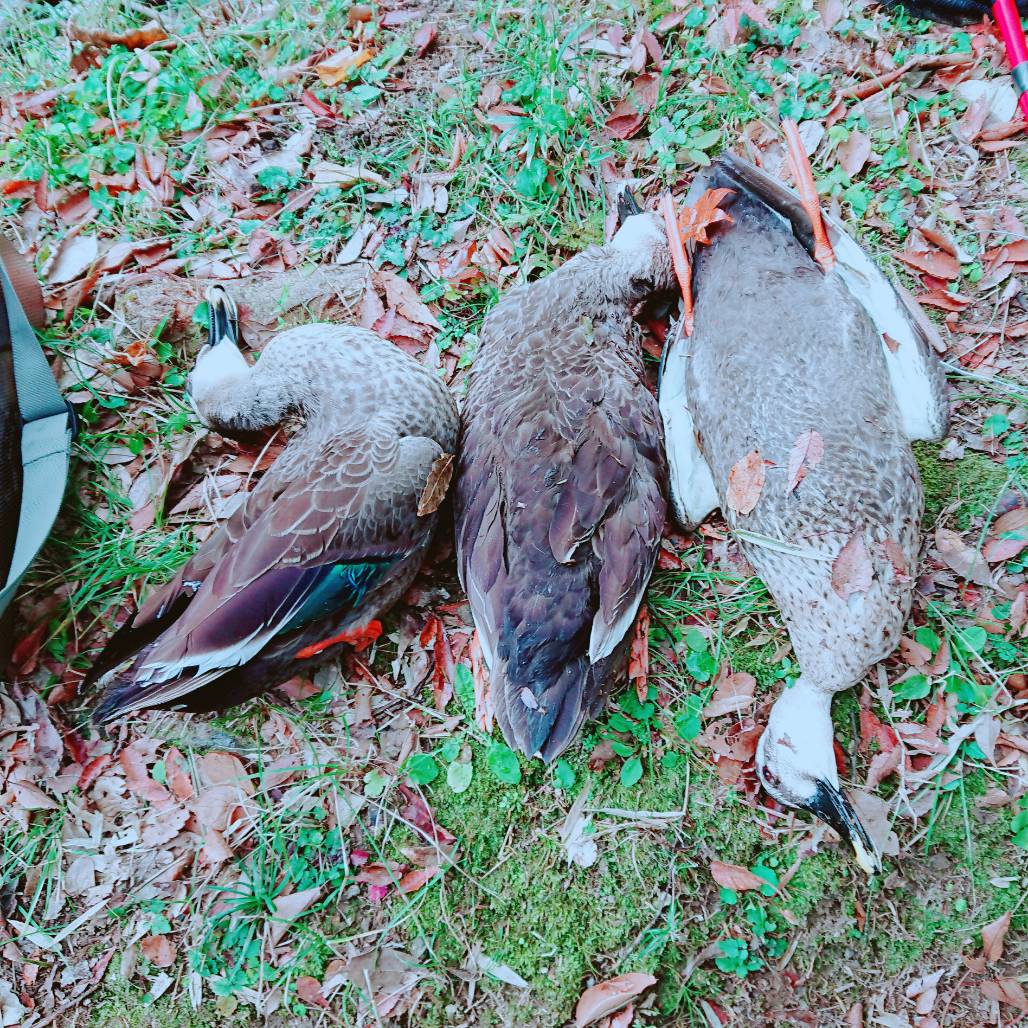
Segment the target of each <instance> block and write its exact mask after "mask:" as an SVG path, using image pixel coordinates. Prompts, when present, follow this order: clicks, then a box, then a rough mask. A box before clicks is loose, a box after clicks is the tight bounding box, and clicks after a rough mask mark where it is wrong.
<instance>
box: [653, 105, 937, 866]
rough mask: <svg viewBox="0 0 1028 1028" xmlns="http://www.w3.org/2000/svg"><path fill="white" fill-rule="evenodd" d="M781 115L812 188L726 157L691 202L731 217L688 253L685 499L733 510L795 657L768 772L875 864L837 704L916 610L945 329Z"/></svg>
mask: <svg viewBox="0 0 1028 1028" xmlns="http://www.w3.org/2000/svg"><path fill="white" fill-rule="evenodd" d="M785 129H786V136H787V139H788V144H789V145H788V153H789V158H790V163H791V165H792V168H793V178H794V181H796V182H797V183H798V184H799V195H797V194H796V193H794V192H793V191H792V190H790V189H788V188H787V187H786V186H784V185H783V184H782V183H781V182H780V181H778V180H777V179H776V178H774V177H772V176H771V175H769V174H768V173H767V172H766V171H764V170H761V169H759V168H757V167H755V166H754V165H753V164H750V163H748V162H747V161H744V160H742V159H741V158H739V157H736V156H734V155H733V154H730V153H726V154H725V155H723V156H722V157H721V158H719V159H718V160H716V161H715V162H714V163H713V164H712V166H711V167H710V168H709V169H707V170H705V171H704V172H703V173H701V174H700V175H699V176H698V177H697V178H696V180H695V181H694V183H693V185H692V188H691V189H690V192H689V196H688V197H687V200H686V202H687V204H690V205H695V204H696V203H697V202H698V201H699V200H700V198H701V197H703V196H704V195H707V196H708V197H711V196H713V197H714V198H717V199H719V200H720V205H719V208H718V209H719V210H720V211H721V215H719V216H718V218H717V220H714V221H713V222H712V223H711V224H710V225H709V228H708V238H709V243H708V244H707V245H696V246H695V247H694V248H693V250H692V255H691V286H692V293H693V322H692V332H691V334H687V333H686V331H685V324H684V322H685V319H684V318H682V319H680V320H679V322H678V324H677V325H676V327H675V329H674V330H673V331H672V332H671V333H670V334H669V337H668V345H667V349H666V351H665V354H664V370H663V376H662V379H661V386H660V408H661V414H662V417H663V419H664V427H665V434H666V442H667V448H668V461H669V467H670V476H671V480H670V489H671V504H672V508H673V511H674V515H675V518H676V520H677V521H679V522H680V523H681V524H682V526H683V527H685V528H686V529H693V528H695V527H696V526H697V525H699V524H700V523H701V522H702V521H704V520H705V519H706V518H707V517H708V515H710V514H711V513H712V512H713V511H715V510H717V509H718V508H720V510H721V511H722V513H723V515H724V517H725V520H726V521H727V523H728V526H729V528H730V529H731V530H732V531H733V532H734V534H735V536H736V538H737V539H738V541H739V544H740V546H741V548H742V550H743V552H744V554H745V556H746V558H747V559H748V561H749V562H750V564H751V565H752V567H753V568H754V570H755V572H756V574H757V575H758V576H759V577H760V578H761V579H762V580H763V582H764V584H765V585H766V586H767V588H768V590H769V592H770V593H771V595H772V597H773V598H774V600H775V602H776V603H777V605H778V609H779V611H780V612H781V615H782V619H783V621H784V623H785V625H786V628H787V630H788V633H789V636H790V639H791V642H792V648H793V651H794V653H795V655H796V658H797V661H798V664H799V671H800V673H799V676H798V678H797V679H796V680H795V681H793V682H792V683H791V685H789V686H788V687H787V688H785V689H784V690H783V691H782V692H781V694H780V695H779V696H778V698H777V699H776V700H775V702H774V704H773V706H772V708H771V711H770V715H769V719H768V723H767V727H766V729H765V730H764V732H763V734H762V735H761V737H760V740H759V742H758V745H757V752H756V760H755V763H756V772H757V776H758V778H759V780H760V782H761V784H762V785H763V787H764V789H765V790H766V791H767V793H768V794H769V795H771V796H772V797H774V799H775V800H777V801H778V802H779V803H780V804H782V805H783V806H785V807H791V808H799V809H803V810H806V811H809V812H810V813H812V814H814V815H815V816H817V817H819V818H821V819H822V820H823V821H825V822H827V823H828V824H829V825H830V826H831V827H832V828H833V829H835V830H836V832H838V834H839V835H840V836H841V837H842V838H843V839H844V840H846V841H847V842H848V843H849V844H850V845H851V846H852V847H853V850H854V854H855V857H856V860H857V862H858V864H859V865H860V866H861V867H862V868H863V869H864V870H865V871H866V872H868V874H872V873H875V872H876V871H879V870H880V869H881V854H880V851H879V848H878V847H877V845H876V844H875V843H874V842H873V841H872V839H871V838H870V836H869V834H868V832H867V831H866V829H865V826H864V825H863V824H862V823H861V821H860V818H859V816H858V815H857V813H856V811H855V808H854V806H853V803H852V802H851V800H850V799H849V798H848V796H847V795H846V794H845V792H844V791H843V790H842V788H841V787H840V784H839V774H838V769H837V766H836V757H835V747H834V733H833V727H832V720H831V705H832V698H833V697H834V696H835V695H836V694H837V693H839V692H842V691H843V690H846V689H849V688H850V687H851V686H853V685H855V684H856V683H857V682H858V681H859V680H860V679H861V678H862V677H863V675H864V674H865V672H866V671H867V669H868V668H869V667H871V666H872V665H874V664H875V663H877V662H878V661H880V660H882V659H884V658H885V657H887V656H888V655H889V654H890V653H891V652H892V650H893V649H894V648H895V646H896V645H897V643H898V641H899V638H900V634H901V631H902V628H903V625H904V623H905V621H906V618H907V615H908V613H909V611H910V606H911V599H912V594H913V589H914V583H915V579H916V576H917V574H916V571H917V564H918V558H919V552H920V543H921V539H920V523H921V517H922V514H923V510H924V498H923V489H922V485H921V480H920V477H919V474H918V468H917V464H916V462H915V460H914V454H913V452H912V449H911V441H912V440H915V439H939V438H941V437H942V436H944V435H945V433H946V431H947V427H948V417H949V408H948V403H947V395H946V381H945V374H944V371H943V368H942V365H941V363H940V361H939V360H938V359H937V357H936V352H937V351H941V350H942V349H943V345H942V343H941V340H940V339H939V337H938V334H937V333H936V332H935V330H934V329H933V328H932V326H931V323H930V322H929V321H928V320H927V319H926V318H925V317H924V316H923V315H922V314H921V313H920V311H919V310H918V308H917V305H916V302H915V301H914V300H913V299H912V298H911V297H910V296H909V295H908V294H907V293H905V292H904V291H903V290H902V289H901V288H899V287H898V286H897V285H895V284H894V283H893V282H892V281H891V280H890V279H889V278H887V277H886V275H885V274H884V273H883V272H882V271H880V270H879V268H878V267H877V265H876V264H875V263H874V261H873V260H872V259H871V257H870V256H869V255H868V254H867V252H866V251H865V250H863V249H862V248H861V247H860V245H859V244H858V243H857V242H856V241H855V240H854V239H853V238H852V237H851V236H850V235H848V234H847V233H846V231H845V230H844V229H843V227H842V226H841V225H840V224H839V223H838V221H836V220H834V219H832V218H830V217H826V216H824V215H822V213H821V211H820V208H819V204H818V200H817V193H816V190H815V187H814V181H813V176H812V174H811V171H810V165H809V163H808V162H807V158H806V154H805V151H804V150H803V145H802V142H801V141H800V138H799V133H798V131H797V129H796V126H795V125H794V124H792V123H787V124H786V125H785ZM708 190H717V191H718V192H717V193H714V194H710V193H708V192H707V191H708ZM721 191H723V192H721ZM761 483H762V484H761ZM733 490H734V491H733Z"/></svg>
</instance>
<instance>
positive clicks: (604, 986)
mask: <svg viewBox="0 0 1028 1028" xmlns="http://www.w3.org/2000/svg"><path fill="white" fill-rule="evenodd" d="M656 983H657V979H656V978H654V977H653V975H651V974H641V973H639V972H635V973H633V974H623V975H619V976H618V977H617V978H611V979H609V980H608V981H605V982H599V983H597V984H596V985H592V986H590V987H589V988H588V989H586V990H585V992H583V993H582V995H581V997H580V998H579V1000H578V1005H577V1006H576V1007H575V1028H586V1025H590V1024H595V1023H596V1022H597V1021H599V1020H600V1018H602V1017H606V1016H607V1015H608V1014H613V1013H614V1012H615V1011H617V1010H620V1009H621V1008H622V1007H623V1006H625V1005H626V1004H628V1003H631V1002H632V1000H634V999H635V997H636V996H638V995H639V994H640V993H641V992H643V991H644V990H646V989H648V988H650V986H651V985H655V984H656Z"/></svg>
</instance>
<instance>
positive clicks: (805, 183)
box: [782, 118, 835, 272]
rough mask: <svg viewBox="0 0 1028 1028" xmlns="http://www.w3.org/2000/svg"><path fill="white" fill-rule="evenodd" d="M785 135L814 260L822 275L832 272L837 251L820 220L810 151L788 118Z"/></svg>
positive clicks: (797, 127) (818, 201)
mask: <svg viewBox="0 0 1028 1028" xmlns="http://www.w3.org/2000/svg"><path fill="white" fill-rule="evenodd" d="M782 131H783V132H784V133H785V142H786V150H787V153H788V155H789V168H790V169H791V171H792V180H793V183H794V184H795V186H796V192H797V194H798V195H799V198H800V203H801V204H803V209H804V210H805V211H806V212H807V217H808V218H810V227H811V229H812V230H813V233H814V260H815V261H817V263H818V264H819V265H821V270H822V271H826V272H827V271H831V270H832V268H834V267H835V251H834V250H833V249H832V244H831V243H830V242H829V240H828V232H827V231H826V229H825V223H824V219H823V218H822V217H821V201H820V200H819V199H818V196H817V186H816V185H815V184H814V172H813V171H812V170H811V167H810V158H809V157H807V149H806V147H805V146H804V145H803V140H802V139H800V130H799V126H798V125H797V124H796V122H794V121H793V120H792V119H791V118H785V119H783V120H782Z"/></svg>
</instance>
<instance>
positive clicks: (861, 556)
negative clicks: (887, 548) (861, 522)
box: [832, 530, 872, 600]
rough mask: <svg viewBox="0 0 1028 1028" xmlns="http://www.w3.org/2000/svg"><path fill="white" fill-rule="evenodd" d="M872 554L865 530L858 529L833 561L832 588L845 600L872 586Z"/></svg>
mask: <svg viewBox="0 0 1028 1028" xmlns="http://www.w3.org/2000/svg"><path fill="white" fill-rule="evenodd" d="M871 577H872V568H871V555H870V554H869V553H868V552H867V546H866V545H865V544H864V533H863V531H860V530H858V531H856V532H854V533H853V535H852V536H850V538H849V541H848V542H847V543H846V545H845V546H843V548H842V549H841V550H840V551H839V555H838V556H837V557H836V558H835V560H834V561H833V562H832V589H833V590H834V591H835V592H836V594H837V595H839V596H841V597H842V598H843V599H844V600H848V599H849V598H850V597H851V596H855V595H857V594H859V593H866V592H867V591H868V589H870V588H871Z"/></svg>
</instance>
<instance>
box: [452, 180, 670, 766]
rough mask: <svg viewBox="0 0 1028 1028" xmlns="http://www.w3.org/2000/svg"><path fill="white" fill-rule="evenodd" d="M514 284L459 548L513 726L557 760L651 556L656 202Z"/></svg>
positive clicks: (628, 617)
mask: <svg viewBox="0 0 1028 1028" xmlns="http://www.w3.org/2000/svg"><path fill="white" fill-rule="evenodd" d="M619 211H620V213H621V217H622V225H621V227H620V229H619V230H618V232H617V234H616V235H615V236H614V238H613V240H612V241H611V242H610V243H608V244H607V245H605V246H591V247H589V248H588V249H587V250H585V251H584V252H582V253H580V254H578V255H577V256H576V257H574V258H572V259H571V260H569V261H568V262H567V263H566V264H564V265H562V266H561V267H560V268H558V269H557V270H556V271H554V272H552V273H551V274H550V275H548V276H546V277H545V278H543V279H541V280H539V281H537V282H533V283H530V284H527V285H522V286H519V287H517V288H516V289H512V290H511V291H510V292H509V293H507V294H506V295H505V296H504V297H503V298H502V299H501V300H500V302H499V303H498V304H497V305H496V306H495V307H494V308H493V310H492V311H490V313H489V315H488V316H487V318H486V320H485V324H484V325H483V328H482V335H481V345H480V347H479V350H478V353H477V355H476V357H475V363H474V366H473V368H472V371H471V375H470V381H469V385H468V393H467V399H466V402H465V404H464V409H463V412H462V422H461V443H460V457H459V459H458V472H457V484H456V487H455V494H454V495H455V516H456V545H457V564H458V570H459V573H460V578H461V582H462V584H463V585H464V588H465V590H466V591H467V594H468V598H469V601H470V604H471V612H472V615H473V617H474V622H475V626H476V629H477V632H478V638H479V641H480V645H481V648H482V654H483V657H484V659H485V663H486V664H487V666H488V668H489V671H490V685H491V695H492V699H493V704H494V707H495V710H496V717H497V721H498V723H499V725H500V728H501V730H502V732H503V735H504V738H505V739H506V740H507V742H508V743H509V744H510V745H511V746H512V747H514V748H516V749H518V750H520V751H521V752H523V753H525V754H527V755H530V756H531V755H538V756H541V757H542V758H543V759H544V760H547V761H549V760H553V759H554V758H555V757H556V756H557V755H558V754H559V753H560V752H561V751H562V750H563V749H564V748H565V747H566V746H567V745H568V744H569V743H570V742H571V741H572V739H574V737H575V735H576V733H577V732H578V729H579V727H580V726H581V725H582V722H583V721H584V720H585V719H586V718H587V717H590V716H593V715H595V714H596V713H597V712H598V710H599V709H600V708H601V707H602V705H603V703H604V700H605V698H606V696H607V694H608V693H609V691H610V689H611V687H612V685H613V683H614V682H615V681H616V680H617V679H618V677H619V675H620V674H621V672H622V671H623V668H624V662H625V650H626V642H627V639H628V636H629V634H630V631H631V628H632V625H633V622H634V620H635V616H636V612H637V611H638V609H639V605H640V602H641V601H642V598H643V593H644V591H645V589H646V585H647V583H648V582H649V578H650V574H651V572H652V570H653V565H654V561H655V560H656V557H657V549H658V545H659V542H660V534H661V529H662V527H663V524H664V515H665V508H666V475H667V472H666V463H665V457H664V446H663V440H662V432H661V425H660V413H659V411H658V408H657V403H656V399H655V398H654V396H653V395H652V394H651V393H650V391H649V390H648V389H647V386H646V381H645V377H644V373H643V362H642V350H641V347H640V338H639V330H638V328H637V326H636V325H635V323H634V322H633V320H632V316H631V315H632V310H633V308H634V307H635V306H636V305H637V304H638V303H639V302H640V301H642V300H644V299H645V298H647V297H649V296H650V295H651V294H653V293H655V292H657V291H659V290H661V289H670V288H671V286H672V284H673V281H674V280H673V277H672V274H671V264H670V257H669V254H668V249H667V243H666V240H665V238H664V233H663V230H662V229H661V227H660V223H659V221H658V219H657V218H656V217H655V216H654V215H653V214H649V213H642V212H640V211H639V209H638V207H637V206H636V205H635V202H634V200H632V199H631V197H630V194H625V195H624V196H623V197H622V198H621V201H620V202H619Z"/></svg>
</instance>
